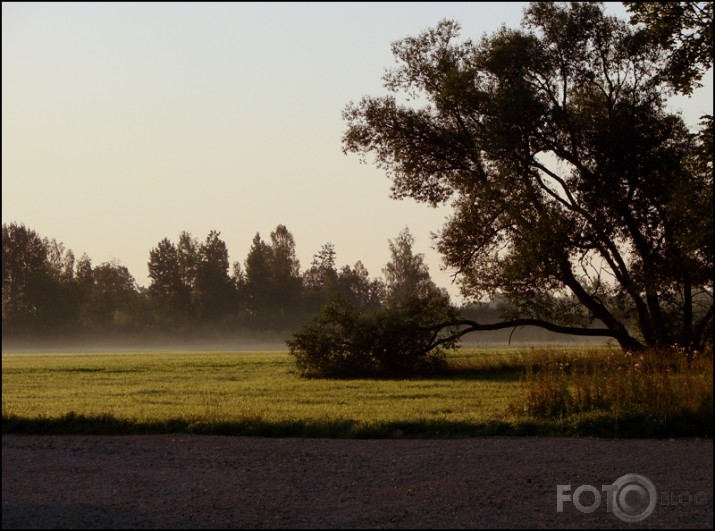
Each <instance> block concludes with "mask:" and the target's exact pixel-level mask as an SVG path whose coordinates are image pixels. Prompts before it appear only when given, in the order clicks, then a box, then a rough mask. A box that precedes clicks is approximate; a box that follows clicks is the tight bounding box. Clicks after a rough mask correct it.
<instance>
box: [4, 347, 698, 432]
mask: <svg viewBox="0 0 715 531" xmlns="http://www.w3.org/2000/svg"><path fill="white" fill-rule="evenodd" d="M618 354H619V352H617V351H612V350H608V349H596V350H594V349H573V348H569V349H550V350H543V349H542V350H534V349H531V350H523V349H522V350H516V349H509V350H507V349H501V350H497V349H495V350H486V349H479V350H477V349H464V350H456V351H453V352H450V353H449V355H448V368H447V370H445V371H444V372H443V373H441V374H438V375H431V376H420V377H410V378H392V379H390V378H381V379H319V378H304V377H301V376H300V375H299V373H298V371H297V370H296V368H295V364H294V360H293V358H292V357H291V356H290V355H289V353H288V352H211V353H206V352H200V353H199V352H196V353H184V352H180V353H179V352H174V353H132V354H122V353H117V354H81V355H66V354H62V355H59V354H58V355H35V354H11V355H3V356H2V373H3V388H2V418H3V433H10V432H13V433H166V432H173V431H183V432H192V433H221V434H233V435H263V436H280V437H285V436H293V437H296V436H304V437H468V436H476V435H601V436H622V435H633V434H634V433H635V434H640V435H642V436H647V435H649V434H651V435H655V436H678V435H681V436H683V435H687V436H690V435H695V436H703V435H705V436H707V435H709V434H710V435H711V433H712V391H711V392H710V395H709V397H710V398H709V400H710V402H709V410H708V403H707V393H704V389H705V387H706V386H707V385H708V384H709V385H710V387H712V361H710V362H709V373H708V365H707V362H706V361H698V362H697V363H702V364H704V365H703V366H702V368H701V369H698V370H700V372H699V373H697V374H695V373H693V374H692V375H691V374H690V373H685V372H683V370H684V369H683V367H681V366H679V368H678V369H677V370H676V371H675V372H674V373H672V374H670V373H666V374H668V375H667V377H666V379H665V380H663V379H662V378H664V377H665V376H663V372H662V371H661V370H660V369H659V370H658V371H656V373H657V375H658V376H657V378H660V380H658V379H657V378H656V376H655V375H653V376H648V373H646V375H645V379H638V378H636V373H633V374H632V375H630V376H628V373H625V372H624V371H623V368H622V367H620V366H616V365H613V363H614V362H613V360H614V359H618V357H617V356H618ZM656 361H657V363H661V361H662V360H654V361H651V362H649V363H651V364H655V363H656ZM559 363H560V364H561V367H563V370H562V369H559V365H558V364H559ZM566 363H568V364H569V365H568V366H567V365H565V364H566ZM654 366H655V365H654ZM657 366H658V367H661V366H662V367H666V366H668V365H667V363H666V362H664V361H663V362H662V363H661V365H657ZM697 367H700V365H697ZM614 371H615V372H614ZM638 374H641V373H638ZM708 375H709V376H708ZM557 376H558V377H563V378H566V379H562V380H557V379H554V380H553V381H552V380H548V379H549V378H556V377H557ZM544 377H545V378H546V383H545V381H544ZM587 377H588V378H589V379H588V380H587V379H586V378H587ZM629 377H632V378H636V379H634V380H628V379H627V378H629ZM599 378H600V380H599ZM639 378H640V377H639ZM648 378H650V379H648ZM653 378H656V379H655V380H653ZM683 378H685V379H683ZM693 378H700V379H701V380H702V382H701V383H697V382H696V383H697V385H695V384H694V382H695V380H693ZM708 378H709V380H708ZM602 380H603V381H608V382H612V383H613V382H616V381H622V382H623V383H622V384H619V385H620V387H613V388H610V387H609V388H608V393H610V394H609V396H610V397H611V400H612V402H613V401H614V400H615V401H616V402H617V403H618V407H615V408H614V407H611V408H610V409H609V408H607V407H606V408H604V407H600V406H599V407H596V406H597V405H598V404H599V402H598V400H601V398H602V395H603V392H602V391H599V390H597V389H598V385H600V384H597V382H601V381H602ZM698 381H700V380H698ZM628 382H630V383H628ZM659 382H660V383H659ZM609 385H611V384H610V383H609ZM613 385H616V384H615V383H613ZM594 386H596V387H594ZM649 386H655V387H654V388H653V389H650V387H649ZM666 386H667V387H666ZM563 389H566V390H567V393H568V394H564V393H563ZM594 389H596V390H594ZM618 389H620V391H618ZM629 389H630V391H628V390H629ZM665 389H670V390H672V391H673V393H675V394H674V395H673V396H677V397H681V398H682V397H685V396H686V394H687V393H691V395H692V396H693V397H695V398H692V399H689V400H691V402H690V403H692V404H695V402H693V400H695V401H697V400H703V398H702V397H703V396H705V397H706V398H705V404H704V406H703V407H702V408H701V409H697V408H695V410H697V411H700V412H701V413H702V412H703V411H704V412H705V413H707V411H709V415H710V417H709V419H710V422H709V424H707V425H700V424H699V423H702V422H703V417H702V415H701V417H698V418H697V419H696V420H695V421H692V420H690V421H689V420H687V419H685V420H684V417H683V416H682V415H680V416H678V415H676V414H667V415H665V414H656V415H653V412H652V411H650V410H649V409H648V407H645V408H641V409H638V408H633V407H630V406H629V404H631V405H632V404H634V403H636V402H637V397H638V396H641V397H645V396H646V395H644V394H643V393H651V395H647V396H649V397H652V394H653V393H660V394H663V392H664V390H665ZM626 391H628V392H630V395H624V394H623V393H625V392H626ZM618 392H621V393H622V394H621V395H618V394H617V393H618ZM559 393H561V394H559ZM589 393H590V394H589ZM599 393H600V394H599ZM639 393H640V394H639ZM629 396H630V397H631V398H628V397H629ZM559 400H560V401H561V402H558V401H559ZM589 400H590V401H591V403H592V406H593V407H585V406H584V404H587V403H588V401H589ZM549 401H551V402H549ZM552 402H554V404H552ZM644 403H645V404H646V405H647V404H650V403H657V401H655V400H653V399H652V398H648V399H647V400H645V401H644ZM559 404H560V405H559ZM574 404H581V405H578V406H577V405H574ZM560 407H561V408H562V409H559V408H560ZM563 407H567V408H566V409H563ZM540 408H541V409H540ZM549 408H550V409H549ZM569 408H570V409H569ZM658 408H659V409H658V411H665V410H664V409H663V408H662V407H661V406H658ZM644 427H645V428H644ZM641 428H643V429H645V431H643V429H641Z"/></svg>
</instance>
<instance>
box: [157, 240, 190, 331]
mask: <svg viewBox="0 0 715 531" xmlns="http://www.w3.org/2000/svg"><path fill="white" fill-rule="evenodd" d="M148 267H149V278H150V279H151V284H150V286H149V297H150V300H151V304H152V307H153V309H154V311H155V312H156V313H157V314H158V318H159V320H160V321H161V323H162V324H163V325H164V326H166V325H169V326H170V327H171V328H175V327H177V326H180V325H183V324H184V321H185V319H186V318H187V317H188V316H189V311H188V307H189V304H190V302H191V293H190V291H189V290H190V288H189V286H188V285H186V284H185V278H184V277H183V276H182V268H181V265H180V263H179V253H178V251H177V248H176V246H175V245H174V244H173V243H172V242H171V241H169V239H168V238H164V239H163V240H161V241H160V242H159V244H158V245H157V246H156V247H155V248H153V249H152V250H151V251H150V252H149V263H148Z"/></svg>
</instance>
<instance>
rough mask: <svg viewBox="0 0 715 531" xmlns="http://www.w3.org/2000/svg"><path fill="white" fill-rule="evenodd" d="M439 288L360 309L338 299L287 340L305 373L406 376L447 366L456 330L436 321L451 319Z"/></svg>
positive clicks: (447, 303)
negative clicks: (383, 305)
mask: <svg viewBox="0 0 715 531" xmlns="http://www.w3.org/2000/svg"><path fill="white" fill-rule="evenodd" d="M454 318H455V315H454V310H453V309H452V307H451V306H450V305H449V302H448V299H447V298H445V297H444V296H441V295H440V294H433V296H431V297H428V298H418V297H411V298H408V299H405V300H403V301H401V302H400V303H399V304H394V305H392V306H389V307H387V308H383V309H380V310H375V311H363V310H360V309H359V308H357V307H355V306H354V305H352V304H350V303H348V302H346V301H344V300H342V299H336V300H333V301H331V302H329V303H328V304H327V305H325V306H324V307H323V309H322V310H321V312H320V313H319V314H318V315H317V316H316V317H315V318H314V319H313V321H312V322H311V323H310V324H308V325H306V326H305V327H303V329H302V330H301V331H300V332H299V333H297V334H295V335H294V337H293V339H291V340H289V341H287V344H288V347H289V348H290V352H291V354H292V355H293V356H295V358H296V363H297V366H298V369H299V370H300V372H301V374H302V375H304V376H321V377H370V376H405V375H412V374H420V373H429V372H434V371H435V370H438V369H441V368H443V367H444V366H445V352H446V350H448V349H450V348H453V347H454V346H455V345H456V342H457V339H456V337H455V338H454V339H452V338H451V335H452V334H454V330H452V329H451V328H449V327H448V328H443V327H436V326H435V325H437V324H439V323H442V322H446V321H452V320H454Z"/></svg>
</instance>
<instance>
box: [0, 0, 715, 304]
mask: <svg viewBox="0 0 715 531" xmlns="http://www.w3.org/2000/svg"><path fill="white" fill-rule="evenodd" d="M525 5H526V4H525V3H518V2H514V3H503V2H496V3H483V2H475V3H448V2H447V3H442V2H440V3H436V2H435V3H423V2H417V3H384V2H379V3H333V4H331V3H263V2H261V3H255V4H254V3H219V4H211V3H206V2H202V3H175V4H172V3H157V4H151V3H149V4H141V3H50V4H42V3H12V2H4V3H3V4H2V221H3V223H10V222H21V223H24V224H25V225H27V226H28V227H29V228H31V229H34V230H35V231H37V232H38V233H39V234H40V235H41V236H43V237H48V238H56V239H57V240H58V241H62V242H64V244H65V246H66V247H68V248H70V249H72V250H73V251H74V252H75V254H76V256H77V257H78V258H79V256H81V254H82V253H87V254H88V255H89V256H90V257H91V258H92V261H93V263H94V264H95V265H98V264H100V263H102V262H105V261H108V260H111V259H118V260H119V261H120V262H121V263H122V264H123V265H126V266H127V267H128V268H129V270H130V271H131V273H132V274H133V275H134V277H135V278H136V279H137V281H138V283H139V284H140V285H144V286H148V284H149V280H148V277H147V261H148V259H149V251H150V249H151V248H152V247H155V246H156V245H157V243H158V242H159V241H160V240H161V239H162V238H165V237H167V238H169V239H170V240H172V241H174V242H177V241H178V236H179V233H180V232H181V231H183V230H187V231H189V232H191V233H192V234H193V235H194V236H195V237H197V238H198V239H199V240H204V238H205V237H206V235H207V234H208V232H209V231H210V230H212V229H216V230H218V231H220V232H221V238H222V239H223V240H224V241H225V242H226V244H227V246H228V249H229V252H230V259H231V261H240V262H241V263H243V261H244V259H245V257H246V254H247V252H248V249H249V247H250V245H251V240H252V239H253V236H254V235H255V233H256V232H260V233H261V236H262V237H263V238H264V239H265V240H268V239H269V236H270V232H271V231H272V230H274V229H275V227H276V225H278V224H279V223H280V224H284V225H286V226H287V227H288V229H289V230H290V231H291V232H292V233H293V235H294V237H295V239H296V245H297V253H298V258H299V259H300V262H301V267H302V268H303V269H305V268H307V267H308V266H310V262H311V260H312V256H313V254H315V253H316V252H317V251H318V250H319V249H320V246H321V245H322V244H324V243H326V242H332V243H333V244H334V245H335V249H336V252H337V263H338V265H339V266H342V265H345V264H350V265H353V264H354V263H355V262H356V261H357V260H362V261H363V263H364V264H365V265H366V267H367V268H368V270H369V272H370V275H371V276H373V277H374V276H378V275H381V274H382V271H381V269H382V267H383V266H384V264H385V263H386V262H387V260H388V258H389V252H388V245H387V240H388V239H389V238H394V237H395V236H396V235H397V234H398V233H399V232H400V230H401V229H402V228H404V227H405V226H408V227H409V228H410V230H411V231H412V233H413V235H414V236H415V237H416V239H417V241H416V251H417V252H422V253H424V254H425V256H426V259H427V262H428V264H429V266H430V271H431V273H432V276H433V278H434V279H435V281H437V283H438V284H440V285H442V286H444V287H448V284H449V282H450V276H449V273H448V272H440V264H441V259H440V257H439V255H438V253H437V252H436V251H435V250H433V248H432V246H433V243H432V240H431V238H430V233H431V232H434V231H437V230H438V229H440V228H441V226H442V225H443V221H444V218H445V216H447V215H448V213H449V211H448V210H447V209H437V210H436V209H431V208H429V207H428V206H426V205H421V204H417V203H415V202H413V201H407V200H405V201H395V200H392V199H390V198H389V185H390V183H389V180H388V179H387V177H386V176H385V175H384V172H382V171H379V170H377V169H376V168H375V167H374V166H372V165H371V164H367V165H363V164H360V163H359V161H358V157H357V156H355V155H349V156H346V155H344V154H343V153H342V151H341V137H342V134H343V132H344V130H345V123H344V122H343V120H342V118H341V111H342V109H343V108H344V107H345V105H346V104H347V103H348V102H349V101H351V100H359V99H360V98H361V97H362V96H363V95H381V94H384V93H385V91H384V89H383V88H382V84H381V77H382V75H383V73H384V70H385V69H386V68H388V67H392V66H394V65H395V63H394V59H393V57H392V54H391V52H390V44H391V43H392V42H394V41H396V40H399V39H402V38H404V37H407V36H412V35H417V34H418V33H420V32H421V31H423V30H425V29H426V28H428V27H432V26H434V25H435V24H436V23H437V22H438V21H439V20H441V19H443V18H450V19H454V20H457V21H458V22H459V23H460V24H461V25H462V36H463V37H465V38H466V37H472V38H479V37H480V36H481V35H482V34H483V33H485V32H487V33H491V32H492V31H494V30H496V29H498V27H499V26H500V25H501V24H502V23H505V24H506V25H507V26H510V27H516V26H517V25H518V24H519V22H520V20H521V15H522V10H523V8H524V6H525ZM607 10H608V11H609V12H610V13H612V14H616V15H621V16H623V17H625V10H624V9H623V7H622V5H621V4H620V3H611V4H608V6H607ZM703 94H704V96H703ZM682 101H685V104H686V107H685V108H684V109H685V113H684V114H685V115H686V118H690V119H691V120H692V119H694V117H697V116H699V115H701V114H704V113H705V112H712V71H711V72H710V75H709V77H708V81H707V84H706V88H705V90H704V91H700V93H699V95H698V96H697V97H695V98H693V99H690V100H682ZM450 292H452V293H453V294H454V293H456V288H451V289H450Z"/></svg>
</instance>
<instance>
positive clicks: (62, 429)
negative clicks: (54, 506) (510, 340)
mask: <svg viewBox="0 0 715 531" xmlns="http://www.w3.org/2000/svg"><path fill="white" fill-rule="evenodd" d="M2 433H3V435H5V434H27V435H140V434H141V435H150V434H161V433H194V434H207V435H208V434H210V435H234V436H238V435H240V436H253V437H286V438H287V437H308V438H315V437H319V438H332V439H400V438H405V439H462V438H469V437H488V436H515V437H519V436H541V437H558V436H561V437H564V436H565V437H608V438H613V437H616V438H636V437H637V438H670V437H705V438H711V437H712V436H713V425H712V423H705V424H704V423H702V419H698V418H694V417H688V416H682V417H673V418H671V419H670V421H669V422H668V423H667V425H665V424H662V423H655V422H653V420H652V419H651V418H649V417H648V416H646V415H631V416H621V417H619V418H614V417H613V416H608V415H590V416H586V415H581V416H579V417H574V418H566V419H533V420H532V419H526V420H517V421H513V422H505V421H488V422H481V423H468V422H450V421H432V420H431V421H413V422H387V423H377V424H369V425H366V424H364V423H357V422H354V421H349V420H348V421H346V420H335V421H319V422H318V421H300V420H295V421H281V422H268V421H264V420H262V419H260V418H250V419H246V420H240V421H231V422H224V421H215V422H212V421H205V420H187V419H170V420H166V421H140V420H132V419H121V418H117V417H115V416H113V415H109V414H106V415H97V416H88V415H79V414H76V413H72V412H70V413H67V414H66V415H63V416H61V417H36V418H28V417H20V416H17V415H3V416H2Z"/></svg>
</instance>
